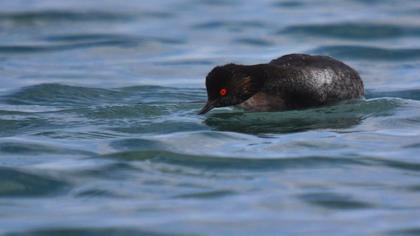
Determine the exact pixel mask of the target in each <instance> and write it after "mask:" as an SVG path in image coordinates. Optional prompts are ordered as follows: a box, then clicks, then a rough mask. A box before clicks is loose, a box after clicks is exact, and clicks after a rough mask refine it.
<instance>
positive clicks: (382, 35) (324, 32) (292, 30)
mask: <svg viewBox="0 0 420 236" xmlns="http://www.w3.org/2000/svg"><path fill="white" fill-rule="evenodd" d="M279 34H303V35H308V36H320V37H331V38H340V39H357V40H369V39H387V38H398V37H403V36H415V37H418V36H420V28H418V27H407V26H399V25H391V24H377V23H334V24H320V25H296V26H289V27H287V28H286V29H284V30H281V31H280V32H279Z"/></svg>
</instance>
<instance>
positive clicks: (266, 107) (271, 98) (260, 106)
mask: <svg viewBox="0 0 420 236" xmlns="http://www.w3.org/2000/svg"><path fill="white" fill-rule="evenodd" d="M238 106H239V107H241V108H243V109H245V110H247V111H280V110H284V109H285V103H284V100H283V99H282V98H281V97H280V96H277V95H271V94H267V93H264V92H258V93H256V94H255V95H254V96H252V97H250V98H248V99H247V100H246V101H245V102H243V103H241V104H239V105H238Z"/></svg>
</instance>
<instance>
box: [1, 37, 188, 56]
mask: <svg viewBox="0 0 420 236" xmlns="http://www.w3.org/2000/svg"><path fill="white" fill-rule="evenodd" d="M46 40H47V41H48V42H53V43H54V44H52V43H50V44H46V45H0V54H23V53H25V54H26V53H46V52H58V51H67V50H80V49H86V48H97V47H122V48H127V47H137V46H139V45H147V44H152V43H158V44H182V43H184V41H183V40H179V39H171V38H156V37H155V38H153V37H135V36H130V35H118V36H117V35H107V34H79V35H61V36H49V37H47V38H46Z"/></svg>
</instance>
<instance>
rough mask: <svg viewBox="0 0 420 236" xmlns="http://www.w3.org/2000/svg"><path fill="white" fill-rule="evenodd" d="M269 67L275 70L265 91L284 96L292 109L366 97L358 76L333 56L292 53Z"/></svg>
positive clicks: (271, 63)
mask: <svg viewBox="0 0 420 236" xmlns="http://www.w3.org/2000/svg"><path fill="white" fill-rule="evenodd" d="M269 64H270V65H274V67H272V69H271V70H272V73H271V78H269V81H268V83H267V86H266V88H265V89H266V90H267V91H274V92H276V93H280V94H282V95H283V96H284V99H285V101H286V103H287V104H288V106H289V107H291V108H294V107H296V108H299V107H307V106H311V105H312V106H317V105H325V104H329V103H334V102H338V101H341V100H346V99H354V98H359V97H361V96H363V95H364V89H363V82H362V80H361V79H360V76H359V75H358V73H357V72H356V71H355V70H353V69H352V68H351V67H349V66H348V65H346V64H344V63H342V62H340V61H337V60H335V59H333V58H331V57H327V56H310V55H305V54H289V55H285V56H282V57H280V58H278V59H275V60H272V61H271V62H270V63H269Z"/></svg>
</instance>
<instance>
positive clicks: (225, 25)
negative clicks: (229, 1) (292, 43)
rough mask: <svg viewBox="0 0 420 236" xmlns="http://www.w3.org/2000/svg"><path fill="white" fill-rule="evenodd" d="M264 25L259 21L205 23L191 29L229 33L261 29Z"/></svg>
mask: <svg viewBox="0 0 420 236" xmlns="http://www.w3.org/2000/svg"><path fill="white" fill-rule="evenodd" d="M265 26H266V25H265V24H264V23H262V22H259V21H207V22H204V23H199V24H195V25H193V26H192V28H193V29H199V30H212V29H227V30H231V31H240V30H243V29H249V28H250V29H255V28H263V27H265Z"/></svg>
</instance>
